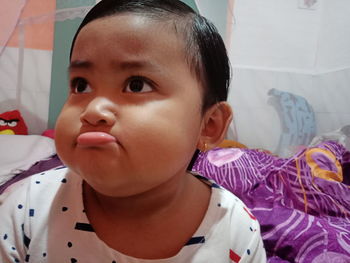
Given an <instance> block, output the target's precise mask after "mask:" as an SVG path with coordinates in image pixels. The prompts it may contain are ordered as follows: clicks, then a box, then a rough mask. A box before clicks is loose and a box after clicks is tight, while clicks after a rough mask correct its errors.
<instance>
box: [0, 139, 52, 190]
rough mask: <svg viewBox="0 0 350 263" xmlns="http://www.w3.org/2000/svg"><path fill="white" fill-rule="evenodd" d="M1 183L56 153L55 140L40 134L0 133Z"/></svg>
mask: <svg viewBox="0 0 350 263" xmlns="http://www.w3.org/2000/svg"><path fill="white" fill-rule="evenodd" d="M0 145H1V148H2V150H1V151H0V167H1V169H0V185H1V184H3V183H5V182H6V181H8V180H9V179H11V178H12V177H13V176H14V175H16V174H18V173H20V172H22V171H25V170H27V169H29V168H30V167H31V166H32V165H33V164H35V163H36V162H38V161H40V160H42V159H45V158H48V157H50V156H52V155H53V154H55V153H56V148H55V143H54V140H52V139H51V138H48V137H46V136H40V135H5V134H3V135H0Z"/></svg>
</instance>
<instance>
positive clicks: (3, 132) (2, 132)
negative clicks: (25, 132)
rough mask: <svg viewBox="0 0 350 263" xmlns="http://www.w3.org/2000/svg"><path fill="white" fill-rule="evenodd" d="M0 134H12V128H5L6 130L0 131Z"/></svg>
mask: <svg viewBox="0 0 350 263" xmlns="http://www.w3.org/2000/svg"><path fill="white" fill-rule="evenodd" d="M0 134H7V135H14V134H15V132H14V131H13V130H10V129H7V130H3V131H0Z"/></svg>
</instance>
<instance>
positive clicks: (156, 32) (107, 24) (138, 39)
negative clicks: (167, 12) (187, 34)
mask: <svg viewBox="0 0 350 263" xmlns="http://www.w3.org/2000/svg"><path fill="white" fill-rule="evenodd" d="M171 25H172V23H171V22H169V21H163V20H162V21H159V20H158V19H154V18H150V17H148V16H145V15H142V14H141V15H140V14H134V13H121V14H116V15H111V16H107V17H102V18H98V19H96V20H93V21H91V22H90V23H88V24H86V25H85V26H84V27H83V28H82V30H81V31H80V32H79V34H78V36H77V41H76V43H75V46H76V45H79V46H80V47H81V46H82V44H81V43H79V42H86V41H90V42H91V41H92V42H95V41H97V40H98V41H106V43H107V42H108V43H111V44H113V41H115V42H114V43H115V44H118V43H121V42H122V41H124V43H125V44H126V45H128V46H129V48H130V49H133V50H132V51H133V53H137V52H138V51H142V49H143V48H145V47H147V45H156V46H154V48H157V47H158V48H159V47H160V46H161V48H162V50H164V49H166V48H167V49H169V51H171V50H172V51H174V49H177V51H178V52H180V51H181V53H182V54H183V57H185V56H186V54H185V53H186V41H185V39H184V36H183V34H182V35H181V36H180V33H179V32H178V31H177V30H176V29H175V28H174V27H172V26H171ZM83 46H84V45H83ZM126 48H127V47H126ZM74 49H75V48H74ZM75 50H76V49H75Z"/></svg>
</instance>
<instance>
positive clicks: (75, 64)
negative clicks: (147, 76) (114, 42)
mask: <svg viewBox="0 0 350 263" xmlns="http://www.w3.org/2000/svg"><path fill="white" fill-rule="evenodd" d="M111 65H112V67H114V68H116V69H118V70H128V69H148V70H151V71H160V68H159V67H157V65H155V64H154V63H151V62H149V61H122V62H116V61H112V62H111ZM92 67H93V63H92V62H89V61H84V60H73V61H71V63H70V64H69V66H68V72H70V71H72V70H74V69H89V68H92Z"/></svg>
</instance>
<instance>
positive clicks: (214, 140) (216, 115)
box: [197, 102, 232, 151]
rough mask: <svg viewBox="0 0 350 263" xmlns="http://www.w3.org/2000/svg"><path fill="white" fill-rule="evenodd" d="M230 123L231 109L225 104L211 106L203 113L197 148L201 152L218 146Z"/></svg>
mask: <svg viewBox="0 0 350 263" xmlns="http://www.w3.org/2000/svg"><path fill="white" fill-rule="evenodd" d="M231 121H232V109H231V107H230V105H229V104H228V103H227V102H219V103H216V104H214V105H213V106H211V107H210V108H209V109H208V110H207V111H206V112H205V113H204V117H203V123H202V128H201V129H202V130H201V136H200V139H199V142H198V145H197V148H198V149H199V150H201V151H207V150H209V149H212V148H214V147H215V146H217V145H218V144H220V143H221V142H222V140H223V139H224V138H225V135H226V132H227V128H228V126H229V124H230V123H231Z"/></svg>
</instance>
